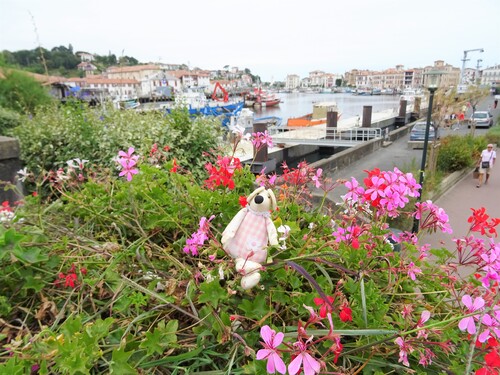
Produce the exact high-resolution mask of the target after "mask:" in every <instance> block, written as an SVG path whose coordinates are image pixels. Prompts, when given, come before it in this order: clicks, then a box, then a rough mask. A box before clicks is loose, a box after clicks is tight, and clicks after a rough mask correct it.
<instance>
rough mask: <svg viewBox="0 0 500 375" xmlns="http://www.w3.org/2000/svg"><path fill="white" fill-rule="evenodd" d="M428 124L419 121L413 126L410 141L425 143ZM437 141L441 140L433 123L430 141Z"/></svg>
mask: <svg viewBox="0 0 500 375" xmlns="http://www.w3.org/2000/svg"><path fill="white" fill-rule="evenodd" d="M426 125H427V122H425V121H418V122H416V123H415V125H413V128H412V129H411V131H410V141H425V128H426ZM435 139H439V133H438V130H437V129H436V128H435V127H434V124H433V123H432V122H431V124H430V126H429V138H428V140H429V141H434V140H435Z"/></svg>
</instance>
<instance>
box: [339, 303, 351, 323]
mask: <svg viewBox="0 0 500 375" xmlns="http://www.w3.org/2000/svg"><path fill="white" fill-rule="evenodd" d="M339 317H340V320H342V321H343V322H352V310H351V308H350V307H349V305H348V304H347V303H343V304H342V306H340V313H339Z"/></svg>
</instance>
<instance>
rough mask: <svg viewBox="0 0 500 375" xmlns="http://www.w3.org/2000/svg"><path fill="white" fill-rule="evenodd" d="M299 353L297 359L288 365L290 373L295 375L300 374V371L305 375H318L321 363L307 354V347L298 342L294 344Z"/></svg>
mask: <svg viewBox="0 0 500 375" xmlns="http://www.w3.org/2000/svg"><path fill="white" fill-rule="evenodd" d="M293 345H294V346H295V347H296V348H297V350H298V351H299V353H298V354H297V355H296V357H295V359H294V360H293V361H292V362H290V364H289V365H288V373H289V374H290V375H295V374H298V373H299V372H300V369H301V367H302V369H303V370H304V375H315V374H318V373H319V371H320V369H321V365H320V363H319V362H318V361H317V360H316V359H315V358H314V357H313V356H312V355H310V354H309V353H308V352H307V345H306V344H304V343H302V342H299V341H298V342H296V343H295V344H293Z"/></svg>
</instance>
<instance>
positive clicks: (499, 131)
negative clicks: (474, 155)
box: [484, 125, 500, 146]
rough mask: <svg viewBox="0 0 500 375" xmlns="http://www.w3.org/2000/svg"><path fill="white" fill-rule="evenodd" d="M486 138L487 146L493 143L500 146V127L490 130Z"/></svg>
mask: <svg viewBox="0 0 500 375" xmlns="http://www.w3.org/2000/svg"><path fill="white" fill-rule="evenodd" d="M484 137H485V138H486V144H488V143H493V144H496V145H497V146H500V125H495V126H493V127H492V128H490V129H489V130H488V132H487V133H486V134H485V136H484Z"/></svg>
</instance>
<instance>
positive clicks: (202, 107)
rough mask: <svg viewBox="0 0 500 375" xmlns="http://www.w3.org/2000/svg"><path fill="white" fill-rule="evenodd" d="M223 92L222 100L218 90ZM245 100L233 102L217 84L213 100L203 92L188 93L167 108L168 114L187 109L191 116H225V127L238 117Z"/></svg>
mask: <svg viewBox="0 0 500 375" xmlns="http://www.w3.org/2000/svg"><path fill="white" fill-rule="evenodd" d="M218 89H219V90H220V91H222V94H223V95H222V98H220V97H219V95H218V94H217V90H218ZM243 105H244V102H243V100H236V101H231V100H230V99H229V95H228V93H227V91H226V90H225V89H224V88H223V87H222V86H221V85H220V84H219V83H218V82H217V84H216V85H215V88H214V92H213V94H212V98H211V99H207V97H206V96H205V94H204V93H203V92H201V91H194V90H191V91H186V92H182V93H181V94H179V95H176V96H175V102H174V104H173V105H172V106H171V107H166V108H165V109H166V111H167V113H171V111H172V109H174V108H186V109H187V110H188V112H189V114H190V115H192V116H195V115H202V116H215V117H217V116H223V119H222V121H223V125H225V123H226V122H227V121H229V118H230V117H231V116H235V115H237V114H238V113H239V112H240V111H241V110H242V109H243Z"/></svg>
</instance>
